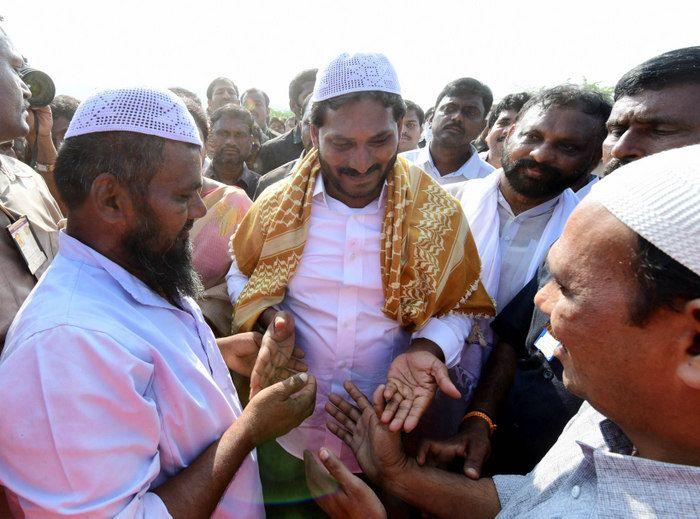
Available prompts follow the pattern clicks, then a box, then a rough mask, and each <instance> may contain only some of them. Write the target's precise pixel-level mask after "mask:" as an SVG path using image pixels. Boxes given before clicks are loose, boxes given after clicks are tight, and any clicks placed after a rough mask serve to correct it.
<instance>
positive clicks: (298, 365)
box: [285, 359, 309, 371]
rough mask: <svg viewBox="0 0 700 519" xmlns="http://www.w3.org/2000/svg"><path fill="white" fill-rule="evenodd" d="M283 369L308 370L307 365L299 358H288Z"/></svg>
mask: <svg viewBox="0 0 700 519" xmlns="http://www.w3.org/2000/svg"><path fill="white" fill-rule="evenodd" d="M285 369H288V370H290V371H308V370H309V367H308V366H307V365H306V364H304V363H303V362H301V361H300V360H294V359H289V360H288V361H287V366H286V367H285Z"/></svg>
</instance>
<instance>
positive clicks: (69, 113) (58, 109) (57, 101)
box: [49, 95, 80, 122]
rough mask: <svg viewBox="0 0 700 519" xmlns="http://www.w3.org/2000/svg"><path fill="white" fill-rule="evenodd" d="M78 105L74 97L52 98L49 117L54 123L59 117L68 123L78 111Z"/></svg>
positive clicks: (78, 102) (61, 96)
mask: <svg viewBox="0 0 700 519" xmlns="http://www.w3.org/2000/svg"><path fill="white" fill-rule="evenodd" d="M79 105H80V101H79V100H78V99H76V98H75V97H72V96H67V95H58V96H56V97H54V98H53V101H51V104H50V105H49V106H50V107H51V116H52V117H53V120H54V121H55V120H56V119H58V118H59V117H63V118H64V119H66V120H67V121H68V122H70V120H71V119H73V116H74V115H75V111H76V110H77V109H78V106H79Z"/></svg>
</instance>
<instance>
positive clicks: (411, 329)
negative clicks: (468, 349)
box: [227, 54, 492, 485]
mask: <svg viewBox="0 0 700 519" xmlns="http://www.w3.org/2000/svg"><path fill="white" fill-rule="evenodd" d="M377 70H379V71H381V74H379V75H377V74H376V71H377ZM372 71H375V72H372ZM350 73H352V76H350ZM346 76H348V77H354V78H355V79H356V80H357V82H356V83H352V82H347V83H342V82H338V83H336V78H343V77H346ZM358 78H359V79H358ZM313 103H314V105H313V107H312V113H311V136H312V140H313V143H314V146H315V149H312V150H311V151H310V152H309V153H308V154H307V155H306V156H305V157H304V159H303V160H302V161H301V162H300V164H298V165H297V167H295V170H294V173H293V174H292V175H291V176H290V177H288V178H287V179H284V180H282V181H280V182H278V183H277V184H275V185H274V186H272V187H270V188H269V189H268V190H266V191H265V192H264V193H263V194H262V195H261V197H260V198H259V199H258V200H256V202H255V204H254V205H253V207H252V208H251V210H250V212H249V213H248V214H247V215H246V218H245V219H244V221H243V222H242V224H241V227H239V229H238V231H237V233H236V235H235V236H234V239H233V252H234V256H235V257H234V261H233V264H232V266H231V270H230V271H229V274H228V276H227V283H228V287H229V294H230V296H231V299H232V301H234V302H236V307H235V310H234V324H238V325H240V326H242V327H243V328H244V329H250V328H251V327H252V326H254V325H255V323H256V322H258V323H262V324H263V326H267V322H268V321H269V317H268V315H269V314H270V313H272V314H274V311H275V310H274V309H273V308H272V306H273V305H277V306H278V307H280V308H281V309H284V310H286V311H288V312H289V313H291V314H292V315H293V316H294V318H295V320H296V331H297V341H298V345H299V346H300V348H301V349H303V350H304V352H305V354H306V356H305V361H306V362H307V363H308V365H309V369H310V372H312V373H314V374H315V375H316V377H317V378H318V384H319V398H318V400H317V406H316V410H315V412H314V414H313V415H312V417H311V418H310V419H308V420H307V421H305V422H304V423H303V424H302V425H301V426H300V427H298V428H297V429H295V430H293V431H292V432H291V433H290V434H288V435H286V436H285V437H284V438H280V440H279V443H280V444H281V445H282V446H283V447H284V449H285V450H286V451H287V452H288V453H290V454H291V455H293V456H295V457H296V458H299V459H300V458H301V457H302V454H303V451H304V450H305V449H316V448H318V447H320V446H327V447H329V448H331V449H332V450H334V451H336V452H337V453H338V454H339V455H340V456H341V458H343V459H344V460H345V461H346V462H347V463H348V465H349V466H350V467H351V468H352V469H353V470H355V471H358V470H359V467H358V466H357V462H356V461H355V459H354V457H353V454H352V452H351V451H350V450H349V449H348V448H347V447H345V446H344V445H343V444H342V442H340V441H339V440H338V439H337V438H335V437H334V436H333V435H332V434H330V433H329V432H328V431H327V430H326V428H325V421H326V418H325V416H324V412H323V406H324V404H325V403H326V402H327V401H328V397H329V394H330V393H337V392H342V391H343V388H342V385H341V384H342V381H343V380H344V379H347V378H351V379H353V380H355V381H356V382H357V384H358V385H359V386H360V387H363V389H364V390H365V391H367V392H374V391H375V389H377V388H378V387H380V386H382V385H383V384H386V387H385V388H384V391H383V392H382V398H384V399H386V400H387V401H388V402H389V404H388V410H387V413H386V414H385V415H384V417H383V419H384V420H385V422H386V423H388V424H390V427H391V428H392V430H399V429H402V428H403V429H404V430H405V431H411V430H413V429H414V428H415V426H416V425H417V423H418V420H419V419H420V417H421V415H422V413H423V412H424V410H425V409H426V408H427V406H428V404H429V403H430V401H431V400H432V398H433V396H434V394H435V392H436V390H437V388H438V386H439V387H440V389H441V390H442V391H444V392H445V393H447V394H448V395H450V396H452V397H453V398H455V397H458V396H459V395H458V393H457V391H456V390H455V388H454V386H453V385H452V383H451V382H450V381H449V379H448V377H447V368H448V367H451V366H453V365H455V364H456V363H457V361H458V360H459V354H460V352H461V349H462V345H463V343H464V341H465V339H466V338H467V336H468V335H469V333H470V328H471V320H470V316H469V314H477V313H478V314H482V313H487V314H489V313H492V308H491V306H492V302H491V300H490V298H489V296H488V294H486V292H485V291H484V290H483V286H482V285H481V283H480V282H479V279H478V278H479V274H478V272H479V270H480V269H479V268H478V266H477V265H475V263H474V260H475V259H476V258H475V257H474V254H475V253H476V249H475V248H474V247H473V240H472V238H471V236H470V233H469V231H468V230H467V229H465V228H464V227H463V225H464V224H466V218H464V217H463V216H464V215H463V213H462V211H461V209H460V208H459V205H458V204H457V203H456V202H455V201H454V199H453V198H451V197H449V196H448V195H447V194H446V193H445V192H444V190H443V189H442V188H441V187H440V186H438V185H437V184H436V183H435V182H434V181H433V180H432V179H430V177H429V176H428V175H426V174H425V173H424V172H423V171H421V170H420V169H419V168H416V167H415V166H411V165H410V164H409V163H408V162H407V161H405V160H403V159H401V158H399V159H397V158H396V152H397V145H398V139H399V134H400V131H401V122H402V117H403V114H404V109H405V108H404V103H403V100H402V99H401V96H400V90H399V86H398V80H397V78H396V73H395V71H394V70H393V67H392V66H391V64H390V63H389V62H388V60H387V59H386V58H385V57H384V56H382V55H378V54H355V55H352V56H349V55H347V54H343V55H341V56H339V57H338V58H336V59H335V60H333V61H331V63H329V65H328V66H327V67H326V68H325V69H323V70H322V71H319V74H318V76H317V80H316V86H315V89H314V94H313ZM454 253H457V256H454V255H453V254H454ZM448 258H451V259H448ZM465 268H466V269H467V270H466V271H464V270H462V272H461V273H457V270H460V269H465ZM448 273H449V274H448ZM475 274H476V275H475ZM446 276H447V277H446ZM448 292H452V295H450V296H449V297H447V294H448ZM448 300H449V301H450V302H449V303H448V302H447V301H448ZM463 304H464V305H466V306H463ZM300 463H301V462H299V464H300ZM298 469H299V467H297V470H298ZM301 474H302V476H301V477H302V478H303V468H302V469H301ZM278 484H279V485H282V484H284V482H282V481H278Z"/></svg>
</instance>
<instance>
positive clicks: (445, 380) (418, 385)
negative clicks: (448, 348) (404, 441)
mask: <svg viewBox="0 0 700 519" xmlns="http://www.w3.org/2000/svg"><path fill="white" fill-rule="evenodd" d="M438 387H439V388H440V389H441V390H442V391H443V392H444V393H445V394H446V395H447V396H450V397H452V398H459V397H460V393H459V390H458V389H457V388H456V387H455V385H454V384H453V383H452V381H451V380H450V376H449V374H448V372H447V366H445V363H444V362H442V361H441V360H440V359H438V358H437V357H436V356H435V355H434V354H432V353H430V352H429V351H426V350H423V349H416V350H409V351H407V352H406V353H402V354H401V355H399V356H398V357H396V358H395V359H394V362H392V363H391V366H389V372H388V373H387V383H386V388H385V389H384V394H383V396H384V400H386V402H387V405H386V409H385V410H384V412H383V413H382V422H383V423H385V424H389V429H390V430H392V431H399V430H401V428H402V427H403V430H404V431H406V432H411V431H412V430H413V429H415V428H416V426H417V425H418V421H419V420H420V418H421V416H423V413H425V411H426V410H427V409H428V406H429V405H430V402H432V400H433V397H434V396H435V392H436V391H437V388H438Z"/></svg>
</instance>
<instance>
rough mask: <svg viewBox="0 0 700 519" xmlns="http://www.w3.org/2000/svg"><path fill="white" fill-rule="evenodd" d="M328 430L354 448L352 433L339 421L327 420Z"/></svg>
mask: <svg viewBox="0 0 700 519" xmlns="http://www.w3.org/2000/svg"><path fill="white" fill-rule="evenodd" d="M326 427H328V430H329V431H330V432H332V433H333V434H335V435H336V436H337V437H338V438H340V439H341V440H342V441H343V443H344V444H345V445H347V446H348V447H350V448H352V434H351V433H350V431H348V430H347V429H344V428H343V427H342V426H341V425H340V424H339V423H338V422H334V421H332V420H328V421H327V422H326Z"/></svg>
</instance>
